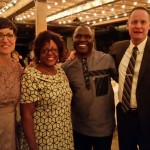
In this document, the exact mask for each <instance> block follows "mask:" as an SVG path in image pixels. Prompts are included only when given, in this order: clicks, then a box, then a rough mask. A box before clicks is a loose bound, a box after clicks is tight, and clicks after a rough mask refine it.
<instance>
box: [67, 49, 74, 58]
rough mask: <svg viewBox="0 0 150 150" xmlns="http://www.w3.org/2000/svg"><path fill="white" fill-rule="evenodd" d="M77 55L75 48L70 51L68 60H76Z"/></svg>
mask: <svg viewBox="0 0 150 150" xmlns="http://www.w3.org/2000/svg"><path fill="white" fill-rule="evenodd" d="M75 55H76V51H75V50H73V51H71V52H70V55H69V56H68V58H67V59H68V60H74V59H75Z"/></svg>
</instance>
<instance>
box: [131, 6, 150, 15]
mask: <svg viewBox="0 0 150 150" xmlns="http://www.w3.org/2000/svg"><path fill="white" fill-rule="evenodd" d="M135 10H144V11H146V12H147V13H148V15H149V17H150V11H149V10H148V9H147V8H146V7H142V6H137V7H134V8H133V9H132V10H131V11H130V13H129V17H130V15H131V14H132V13H133V11H135Z"/></svg>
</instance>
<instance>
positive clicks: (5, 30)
mask: <svg viewBox="0 0 150 150" xmlns="http://www.w3.org/2000/svg"><path fill="white" fill-rule="evenodd" d="M0 32H1V33H2V32H9V33H13V30H12V29H10V28H3V29H0Z"/></svg>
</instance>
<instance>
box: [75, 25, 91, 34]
mask: <svg viewBox="0 0 150 150" xmlns="http://www.w3.org/2000/svg"><path fill="white" fill-rule="evenodd" d="M78 34H82V35H87V34H88V35H91V36H92V30H91V29H90V28H88V27H78V28H77V29H76V30H75V32H74V36H76V35H78Z"/></svg>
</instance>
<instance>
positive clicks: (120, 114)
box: [117, 103, 150, 150]
mask: <svg viewBox="0 0 150 150" xmlns="http://www.w3.org/2000/svg"><path fill="white" fill-rule="evenodd" d="M117 128H118V140H119V150H150V140H149V143H148V142H146V141H148V139H144V138H143V136H142V132H141V128H140V123H139V117H138V112H137V111H135V112H134V111H133V112H132V111H130V112H128V113H125V112H124V111H123V110H122V108H121V103H119V104H118V105H117Z"/></svg>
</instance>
